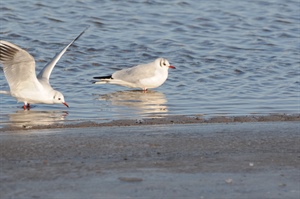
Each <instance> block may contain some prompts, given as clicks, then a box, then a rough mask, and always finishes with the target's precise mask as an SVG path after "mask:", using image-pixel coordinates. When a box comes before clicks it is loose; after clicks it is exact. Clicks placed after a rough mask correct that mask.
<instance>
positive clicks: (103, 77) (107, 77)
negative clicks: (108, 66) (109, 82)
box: [93, 75, 112, 79]
mask: <svg viewBox="0 0 300 199" xmlns="http://www.w3.org/2000/svg"><path fill="white" fill-rule="evenodd" d="M93 78H94V79H112V76H111V75H108V76H101V77H93Z"/></svg>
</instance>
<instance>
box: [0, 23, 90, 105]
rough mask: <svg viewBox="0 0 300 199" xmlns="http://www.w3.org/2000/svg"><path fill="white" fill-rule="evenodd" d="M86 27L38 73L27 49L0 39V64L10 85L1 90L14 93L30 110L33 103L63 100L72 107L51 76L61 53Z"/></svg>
mask: <svg viewBox="0 0 300 199" xmlns="http://www.w3.org/2000/svg"><path fill="white" fill-rule="evenodd" d="M87 29H88V27H87V28H85V29H84V30H83V31H82V32H81V33H80V34H79V35H78V36H77V37H76V38H75V39H74V40H73V41H72V42H71V43H69V45H67V46H66V47H65V48H64V49H63V50H62V51H60V52H59V53H57V54H56V55H55V56H54V57H53V59H52V60H51V61H50V62H49V63H48V64H47V65H46V66H45V67H44V68H43V69H42V70H41V72H40V73H39V74H38V76H36V72H35V60H34V58H33V57H32V56H31V55H30V54H29V53H28V52H27V51H25V50H24V49H22V48H20V47H18V46H16V45H15V44H12V43H10V42H8V41H3V40H0V63H1V64H2V66H3V71H4V75H5V78H6V80H7V82H8V85H9V88H10V91H0V93H1V94H7V95H11V96H12V97H14V98H16V99H17V101H18V102H24V106H23V108H24V110H26V109H28V110H29V109H30V104H61V103H62V104H64V105H65V106H67V107H69V106H68V104H67V103H66V102H65V99H64V96H63V94H62V93H61V92H59V91H57V90H54V89H53V88H52V87H51V85H50V83H49V77H50V75H51V72H52V70H53V68H54V66H55V64H56V63H57V62H58V60H59V59H60V58H61V56H62V55H63V54H64V53H65V52H66V50H67V49H68V48H69V47H70V46H71V45H72V44H73V43H74V42H75V41H76V40H77V39H78V38H79V37H80V36H81V35H82V34H83V33H84V32H85V31H86V30H87Z"/></svg>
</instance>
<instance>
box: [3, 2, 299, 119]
mask: <svg viewBox="0 0 300 199" xmlns="http://www.w3.org/2000/svg"><path fill="white" fill-rule="evenodd" d="M299 4H300V2H299V1H296V0H295V1H293V0H288V1H282V0H281V1H280V0H254V1H235V0H222V1H221V0H215V1H201V0H200V1H196V0H186V1H181V0H176V1H175V0H173V1H172V0H171V1H162V0H160V1H159V0H148V1H137V0H131V1H121V0H102V1H96V0H77V1H57V0H54V1H51V2H50V1H49V2H48V1H47V2H46V1H45V2H43V1H37V0H36V1H34V0H29V1H28V0H27V1H0V6H1V11H0V25H1V26H0V27H1V30H0V31H1V39H4V40H8V41H10V42H13V43H15V44H17V45H19V46H20V47H22V48H25V49H26V50H28V51H29V52H30V53H31V54H32V55H33V56H34V57H35V58H36V63H37V71H40V70H41V68H42V67H43V66H44V65H45V64H46V63H47V62H48V61H49V60H50V59H51V58H52V57H53V56H54V55H55V53H57V52H58V51H59V50H61V49H62V48H63V47H64V46H65V45H67V44H68V43H69V42H70V41H71V40H72V39H73V38H74V37H76V36H77V34H79V33H80V32H81V31H82V30H83V29H84V28H85V27H86V26H87V25H90V28H89V29H88V31H87V32H86V33H85V34H84V35H83V36H82V37H81V38H80V39H79V40H78V41H76V43H75V45H74V46H72V47H71V48H69V50H68V51H67V53H66V54H65V55H64V56H63V57H62V59H61V60H60V61H59V63H58V65H57V66H56V67H55V68H54V70H53V73H52V75H51V79H50V82H51V84H52V86H53V87H54V88H55V89H57V90H59V91H61V92H62V93H63V94H64V96H65V99H66V101H67V103H68V104H69V105H70V108H69V109H68V108H66V107H64V106H63V105H41V104H38V105H36V106H35V107H34V108H33V109H32V110H30V111H23V110H22V109H21V108H20V107H21V106H22V103H18V104H17V103H16V100H15V99H14V98H11V97H10V96H5V95H1V102H0V108H1V113H0V120H1V122H2V125H3V124H6V123H7V122H9V123H16V122H21V123H22V122H29V123H30V124H32V125H34V124H36V121H37V120H38V121H39V123H42V124H52V123H57V122H64V121H87V120H92V121H100V122H101V121H107V120H112V119H123V118H130V119H136V118H142V117H164V116H168V115H195V114H197V115H204V116H216V115H249V114H270V113H287V114H293V113H299V109H300V108H299V106H300V102H299V99H300V97H299V93H300V92H299V91H300V89H299V88H300V34H299V33H300V14H299V13H300V5H299ZM157 57H165V58H167V59H168V60H169V61H170V63H171V64H172V65H174V66H176V68H177V69H176V70H170V71H169V78H168V80H167V81H166V82H165V84H163V85H162V86H161V87H159V88H157V89H154V90H153V91H151V92H148V93H142V92H136V91H132V90H130V89H127V88H125V87H124V88H123V87H119V86H113V85H93V84H91V82H90V80H91V78H92V77H93V76H94V75H108V74H110V73H112V72H114V71H115V70H117V69H122V68H125V67H129V66H134V65H136V64H139V63H147V62H150V61H152V60H154V59H155V58H157ZM0 73H1V74H0V86H1V87H0V90H7V89H8V85H7V83H6V80H5V77H4V74H3V71H1V72H0Z"/></svg>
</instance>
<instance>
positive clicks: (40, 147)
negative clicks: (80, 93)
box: [0, 117, 300, 199]
mask: <svg viewBox="0 0 300 199" xmlns="http://www.w3.org/2000/svg"><path fill="white" fill-rule="evenodd" d="M291 118H292V119H291ZM291 118H290V119H284V120H283V119H281V121H278V120H274V118H273V120H274V121H267V120H266V121H253V120H250V119H249V121H248V120H247V121H246V120H244V121H243V122H242V121H235V122H233V121H225V120H223V121H221V120H218V119H214V120H212V121H211V122H203V121H202V122H201V120H199V119H198V121H200V122H198V123H196V122H195V123H191V122H190V123H188V122H186V123H185V124H183V123H181V124H180V123H179V122H176V120H175V119H174V118H173V119H172V121H173V122H170V121H169V122H170V123H167V122H165V124H150V121H151V120H149V121H147V120H146V121H132V124H134V125H129V124H128V123H124V121H123V123H122V121H118V122H119V124H117V123H118V122H116V123H115V124H114V125H103V124H102V125H98V126H97V125H94V126H93V125H91V126H88V124H87V123H85V125H81V127H80V128H79V127H78V126H76V125H75V126H73V127H74V128H71V127H68V128H65V127H57V128H43V129H27V130H16V129H15V130H8V129H6V130H2V131H1V133H0V136H1V137H0V142H1V144H0V151H1V159H0V160H1V175H0V186H1V198H23V199H24V198H43V199H44V198H78V199H79V198H101V199H102V198H103V199H104V198H105V199H112V198H114V199H115V198H116V199H117V198H124V199H125V198H126V199H127V198H145V199H146V198H147V199H148V198H295V199H297V198H299V197H300V190H299V187H300V180H299V179H300V164H299V163H300V156H299V154H300V153H299V152H300V147H299V143H300V142H299V141H300V139H299V138H300V136H299V130H300V123H299V117H291ZM297 118H298V119H297ZM193 120H196V118H193ZM282 120H283V121H282ZM152 121H153V120H152ZM181 121H184V120H181ZM213 121H214V122H213ZM127 122H128V121H127ZM121 123H122V124H123V125H121Z"/></svg>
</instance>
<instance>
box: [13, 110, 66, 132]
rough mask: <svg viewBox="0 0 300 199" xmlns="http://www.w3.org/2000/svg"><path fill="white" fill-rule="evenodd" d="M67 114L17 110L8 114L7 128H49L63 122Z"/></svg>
mask: <svg viewBox="0 0 300 199" xmlns="http://www.w3.org/2000/svg"><path fill="white" fill-rule="evenodd" d="M67 115H68V112H62V111H34V110H29V111H28V110H26V111H24V110H19V111H17V112H16V113H13V114H9V115H8V117H9V126H12V127H23V128H30V127H33V126H49V125H52V124H57V123H60V122H62V121H64V120H65V117H66V116H67Z"/></svg>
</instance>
